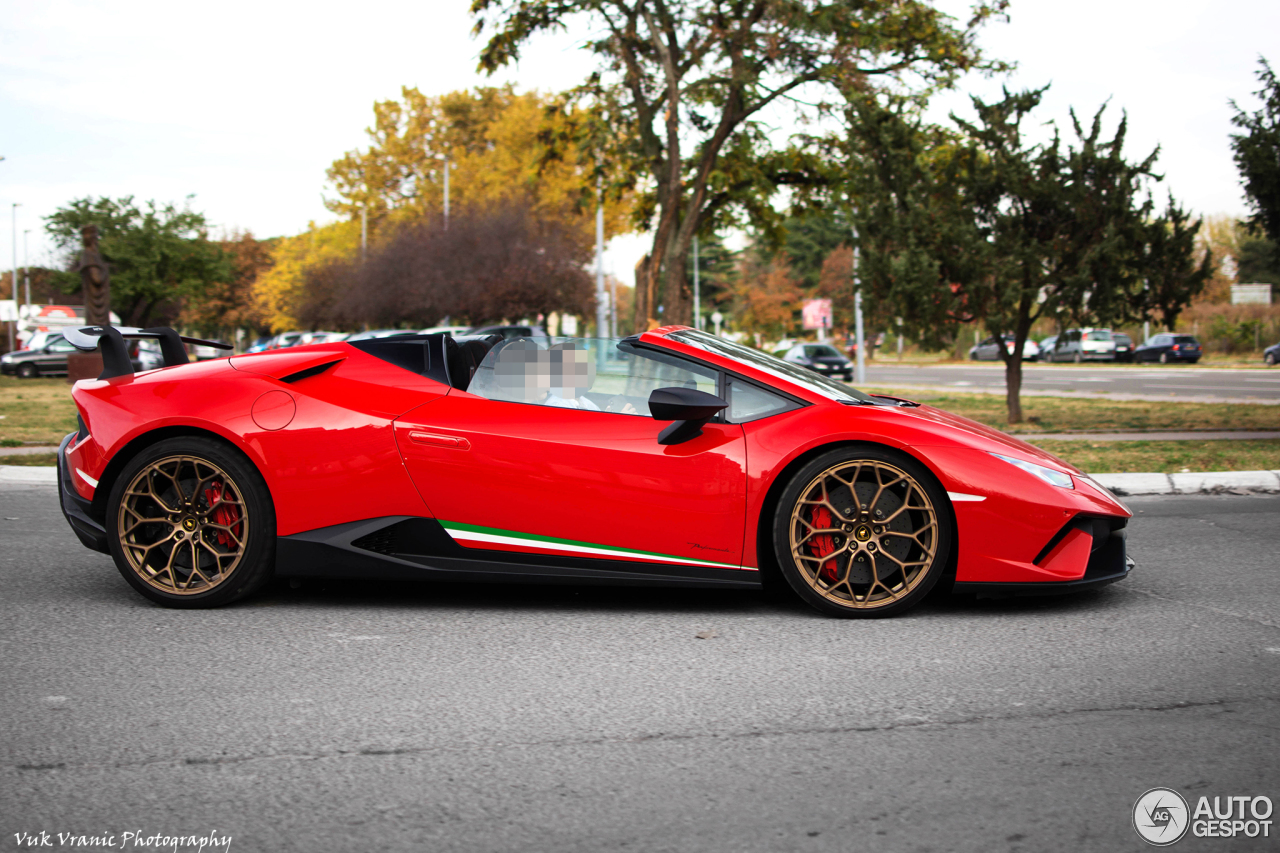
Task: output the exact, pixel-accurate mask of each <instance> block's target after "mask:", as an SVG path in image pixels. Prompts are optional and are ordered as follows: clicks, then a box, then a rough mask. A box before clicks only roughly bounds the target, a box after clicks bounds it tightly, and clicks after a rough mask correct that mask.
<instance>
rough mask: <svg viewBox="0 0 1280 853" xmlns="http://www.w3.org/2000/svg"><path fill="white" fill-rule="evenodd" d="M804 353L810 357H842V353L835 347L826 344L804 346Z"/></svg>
mask: <svg viewBox="0 0 1280 853" xmlns="http://www.w3.org/2000/svg"><path fill="white" fill-rule="evenodd" d="M804 354H805V356H806V357H808V358H831V357H833V356H834V357H835V358H841V357H842V356H841V355H840V353H838V352H836V350H835V347H829V346H826V345H825V344H819V345H817V346H807V347H805V348H804Z"/></svg>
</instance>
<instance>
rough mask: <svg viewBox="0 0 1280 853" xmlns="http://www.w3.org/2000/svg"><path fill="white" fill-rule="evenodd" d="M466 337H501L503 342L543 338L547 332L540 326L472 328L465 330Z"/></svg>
mask: <svg viewBox="0 0 1280 853" xmlns="http://www.w3.org/2000/svg"><path fill="white" fill-rule="evenodd" d="M467 334H468V335H502V337H503V338H504V339H505V340H508V341H509V340H511V339H512V338H545V337H546V336H547V330H546V329H544V328H542V327H541V326H472V327H471V328H470V329H467Z"/></svg>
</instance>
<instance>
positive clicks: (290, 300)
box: [253, 221, 360, 332]
mask: <svg viewBox="0 0 1280 853" xmlns="http://www.w3.org/2000/svg"><path fill="white" fill-rule="evenodd" d="M359 251H360V223H359V222H358V221H354V222H353V221H346V222H335V223H332V224H330V225H324V226H320V227H317V226H316V224H315V223H314V222H312V223H311V224H310V226H309V227H308V229H307V231H306V232H305V233H303V234H298V235H297V236H294V237H282V238H280V239H279V240H278V241H276V243H275V245H274V246H273V247H272V249H271V265H270V268H269V269H267V270H266V271H265V272H264V273H262V274H261V275H260V276H259V277H258V278H257V280H256V281H255V282H254V285H253V298H254V304H255V310H257V311H258V312H259V313H260V315H261V316H262V318H263V319H264V321H265V323H266V325H267V326H268V327H269V328H270V330H271V331H273V332H287V331H289V330H290V329H297V328H298V327H299V326H300V324H301V320H300V317H299V315H300V314H301V313H302V311H303V307H304V305H307V304H308V303H309V302H313V301H314V299H313V297H312V296H311V294H309V292H308V285H309V283H311V282H313V281H314V278H312V279H309V278H308V276H309V275H311V274H312V271H313V270H318V269H320V268H322V267H328V266H331V265H332V264H334V263H335V262H338V261H353V260H354V259H355V258H356V257H357V256H358V254H359ZM309 325H310V326H311V328H313V329H315V328H318V325H315V324H314V321H313V323H311V324H309ZM344 328H355V325H353V324H351V323H347V324H344Z"/></svg>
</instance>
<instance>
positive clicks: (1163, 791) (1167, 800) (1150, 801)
mask: <svg viewBox="0 0 1280 853" xmlns="http://www.w3.org/2000/svg"><path fill="white" fill-rule="evenodd" d="M1190 818H1191V813H1190V812H1189V811H1188V810H1187V801H1186V800H1184V799H1182V795H1181V794H1179V793H1178V792H1177V791H1174V790H1172V789H1170V788H1152V789H1151V790H1150V791H1147V792H1146V793H1145V794H1143V795H1142V796H1141V797H1138V801H1137V802H1136V803H1134V804H1133V828H1134V830H1136V831H1137V833H1138V835H1139V836H1141V838H1142V840H1143V841H1145V842H1147V843H1148V844H1153V845H1155V846H1156V847H1168V846H1169V845H1170V844H1173V843H1174V842H1175V841H1179V840H1180V839H1181V838H1182V836H1184V835H1186V834H1187V827H1188V826H1190V824H1191V819H1190Z"/></svg>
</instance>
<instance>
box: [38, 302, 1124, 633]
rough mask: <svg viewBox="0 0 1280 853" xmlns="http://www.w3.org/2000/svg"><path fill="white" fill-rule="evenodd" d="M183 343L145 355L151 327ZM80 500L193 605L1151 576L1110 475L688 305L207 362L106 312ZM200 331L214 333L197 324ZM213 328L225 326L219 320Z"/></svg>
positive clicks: (825, 608)
mask: <svg viewBox="0 0 1280 853" xmlns="http://www.w3.org/2000/svg"><path fill="white" fill-rule="evenodd" d="M136 337H154V338H158V339H159V340H160V343H161V346H162V348H163V349H164V352H165V357H166V363H167V364H168V365H169V366H167V367H164V368H162V369H159V370H154V371H151V372H149V373H145V374H138V375H134V374H133V373H132V372H131V369H130V367H129V364H128V360H127V358H125V357H123V356H121V354H120V353H121V352H122V351H123V350H124V347H125V341H126V339H128V338H136ZM68 339H69V340H71V341H72V343H74V344H75V345H77V346H78V347H80V348H82V349H92V348H94V347H100V348H101V351H102V352H103V357H104V363H105V364H106V369H105V370H104V372H103V376H102V377H101V378H100V379H98V380H96V381H81V382H78V383H77V384H76V386H75V389H74V391H73V396H74V398H75V402H76V406H77V408H78V410H79V414H80V428H79V430H78V431H77V432H76V433H73V434H71V435H69V436H67V438H66V439H65V440H64V441H63V443H62V447H61V449H60V452H59V478H60V483H61V494H62V506H63V510H64V513H65V515H66V517H67V519H68V521H69V522H70V524H71V526H72V528H73V529H74V531H75V532H76V534H77V536H79V538H80V539H81V541H82V542H83V543H84V544H85V545H86V546H87V547H89V548H92V549H94V550H97V551H101V552H104V553H109V554H110V555H111V556H112V557H113V558H114V560H115V563H116V566H117V567H118V569H119V571H120V573H121V574H122V575H123V577H124V578H125V580H127V581H128V582H129V583H130V584H131V585H132V586H133V587H134V588H135V589H136V590H137V591H138V592H140V593H141V594H143V595H144V596H146V597H148V598H149V599H151V600H152V601H154V602H157V603H159V604H162V605H166V606H171V607H208V606H215V605H221V604H226V603H228V602H231V601H234V600H236V599H239V598H241V597H243V596H246V595H249V594H250V593H252V592H253V591H254V590H256V589H258V588H259V587H261V586H262V584H264V583H265V582H266V581H267V580H268V579H269V578H270V577H272V576H273V575H277V576H295V577H315V576H345V577H364V578H408V579H442V580H496V581H560V582H564V581H579V582H597V583H615V584H666V585H683V586H702V587H725V588H754V587H759V586H760V585H761V584H762V579H763V578H766V577H768V576H770V575H777V574H779V573H780V574H781V576H782V577H783V578H785V579H786V581H787V583H788V584H789V585H790V587H791V588H792V589H794V590H795V592H796V593H797V594H798V595H799V596H800V597H801V598H803V599H804V600H805V601H807V602H808V603H810V604H811V605H813V606H814V607H816V608H817V609H819V610H820V611H822V612H824V613H827V614H831V615H834V616H885V615H890V614H896V613H901V612H902V611H904V610H907V609H908V608H910V607H912V606H913V605H915V604H917V603H919V601H920V600H921V599H922V598H923V597H924V596H925V595H926V594H928V593H929V591H930V590H931V589H932V588H934V587H935V586H936V585H937V584H939V583H940V582H942V583H946V584H953V585H954V588H955V589H957V590H962V591H963V590H968V591H970V592H981V593H1012V594H1018V593H1044V592H1062V591H1070V590H1078V589H1084V588H1090V587H1095V586H1099V585H1103V584H1106V583H1110V582H1112V581H1116V580H1119V579H1121V578H1124V577H1125V576H1126V575H1127V573H1128V572H1129V570H1130V568H1131V566H1132V561H1131V560H1129V558H1128V557H1127V555H1126V553H1125V526H1126V523H1127V521H1128V519H1129V517H1130V513H1129V511H1128V510H1127V509H1126V508H1125V507H1124V506H1123V505H1122V504H1121V503H1120V502H1119V501H1118V500H1116V498H1115V497H1113V496H1112V495H1111V493H1110V492H1108V491H1107V490H1106V489H1104V488H1102V487H1101V486H1100V485H1098V484H1097V483H1095V482H1094V481H1093V480H1092V479H1090V478H1089V477H1088V476H1087V475H1085V474H1084V473H1083V472H1081V471H1079V470H1077V469H1075V468H1073V467H1072V466H1070V465H1068V464H1066V463H1065V462H1062V461H1061V460H1058V459H1056V458H1055V457H1053V456H1051V455H1049V454H1047V453H1045V452H1044V451H1041V450H1039V449H1037V448H1035V447H1033V446H1031V445H1029V444H1026V443H1023V442H1021V441H1019V440H1017V439H1015V438H1011V437H1009V436H1007V435H1004V434H1002V433H1000V432H998V431H996V430H994V429H990V428H988V427H985V426H982V425H980V424H977V423H975V422H973V421H970V420H967V419H965V418H961V417H957V416H955V415H951V414H948V413H947V412H944V411H940V410H938V409H934V408H931V407H928V406H922V405H917V404H915V403H912V402H909V401H906V400H902V399H898V398H894V397H886V396H871V395H867V394H864V393H862V392H860V391H857V390H855V389H853V388H851V387H849V386H848V385H845V384H843V383H840V382H837V381H835V380H833V379H830V378H828V377H824V376H820V375H818V374H815V373H813V372H812V371H809V370H806V369H804V368H803V367H798V366H795V365H790V364H787V363H786V362H783V361H780V360H778V359H776V358H773V357H771V356H768V355H765V354H763V353H761V352H758V351H756V350H753V349H750V348H748V347H744V346H741V345H738V344H735V343H732V342H730V341H727V340H724V339H722V338H718V337H715V336H713V335H710V334H706V333H704V332H699V331H695V330H693V329H689V328H686V327H666V328H661V329H657V330H654V331H651V332H646V333H644V334H641V335H634V336H631V337H627V338H621V339H603V340H587V339H573V340H566V339H558V340H548V339H536V338H516V339H510V340H504V339H502V338H501V336H497V335H489V336H470V337H467V336H463V337H458V338H454V337H452V336H450V335H448V334H433V335H406V336H399V337H393V338H383V339H370V340H363V341H356V342H354V343H347V342H343V343H334V344H316V345H312V346H303V347H293V348H289V349H284V350H280V351H275V352H263V353H258V354H254V355H237V356H233V357H231V358H229V359H218V360H214V361H205V362H199V363H191V364H187V363H185V362H186V355H185V353H184V352H182V343H183V340H184V339H179V337H178V335H177V334H176V333H175V332H173V331H172V330H169V329H152V330H136V329H120V330H117V329H112V328H101V327H94V328H86V329H82V330H79V331H73V332H70V333H69V334H68ZM188 342H190V341H188ZM196 343H207V342H196Z"/></svg>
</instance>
